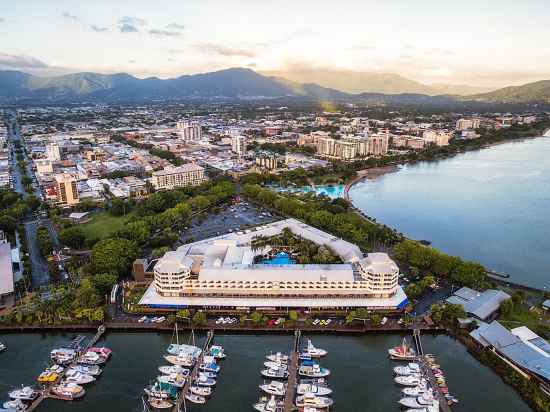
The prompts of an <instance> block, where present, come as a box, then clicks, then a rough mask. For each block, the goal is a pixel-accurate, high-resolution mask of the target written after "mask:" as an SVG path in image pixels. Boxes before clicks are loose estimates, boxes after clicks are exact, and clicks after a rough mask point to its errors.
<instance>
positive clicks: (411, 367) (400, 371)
mask: <svg viewBox="0 0 550 412" xmlns="http://www.w3.org/2000/svg"><path fill="white" fill-rule="evenodd" d="M393 373H395V374H396V375H402V376H407V375H412V374H413V373H420V365H418V363H413V362H411V363H409V364H408V365H407V366H396V367H395V368H393Z"/></svg>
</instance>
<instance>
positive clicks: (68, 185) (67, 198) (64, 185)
mask: <svg viewBox="0 0 550 412" xmlns="http://www.w3.org/2000/svg"><path fill="white" fill-rule="evenodd" d="M55 184H56V193H57V202H58V203H60V204H62V205H67V206H72V205H76V204H78V203H79V202H80V198H79V196H78V189H77V184H76V179H75V177H74V176H73V175H71V174H69V173H61V174H57V175H55Z"/></svg>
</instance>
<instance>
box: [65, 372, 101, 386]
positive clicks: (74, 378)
mask: <svg viewBox="0 0 550 412" xmlns="http://www.w3.org/2000/svg"><path fill="white" fill-rule="evenodd" d="M93 381H95V378H94V377H93V376H92V375H86V374H84V373H81V372H78V371H76V370H73V369H69V370H68V371H67V373H66V374H65V382H70V383H76V384H77V385H85V384H87V383H92V382H93Z"/></svg>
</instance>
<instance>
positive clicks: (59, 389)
mask: <svg viewBox="0 0 550 412" xmlns="http://www.w3.org/2000/svg"><path fill="white" fill-rule="evenodd" d="M50 390H51V393H53V394H54V395H55V396H57V397H58V398H60V399H63V400H65V401H72V400H75V399H80V398H82V397H83V396H84V395H85V394H86V390H85V389H84V388H83V387H82V386H80V385H77V384H76V383H72V382H66V383H61V384H59V385H54V386H52V388H51V389H50Z"/></svg>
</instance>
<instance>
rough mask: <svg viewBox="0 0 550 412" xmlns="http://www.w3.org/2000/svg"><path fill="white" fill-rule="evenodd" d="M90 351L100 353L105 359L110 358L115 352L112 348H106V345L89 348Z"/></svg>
mask: <svg viewBox="0 0 550 412" xmlns="http://www.w3.org/2000/svg"><path fill="white" fill-rule="evenodd" d="M88 352H94V353H97V354H98V355H100V356H102V357H104V358H105V359H109V358H110V357H111V354H112V353H113V351H112V350H111V349H109V348H105V347H93V348H90V349H88Z"/></svg>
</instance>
